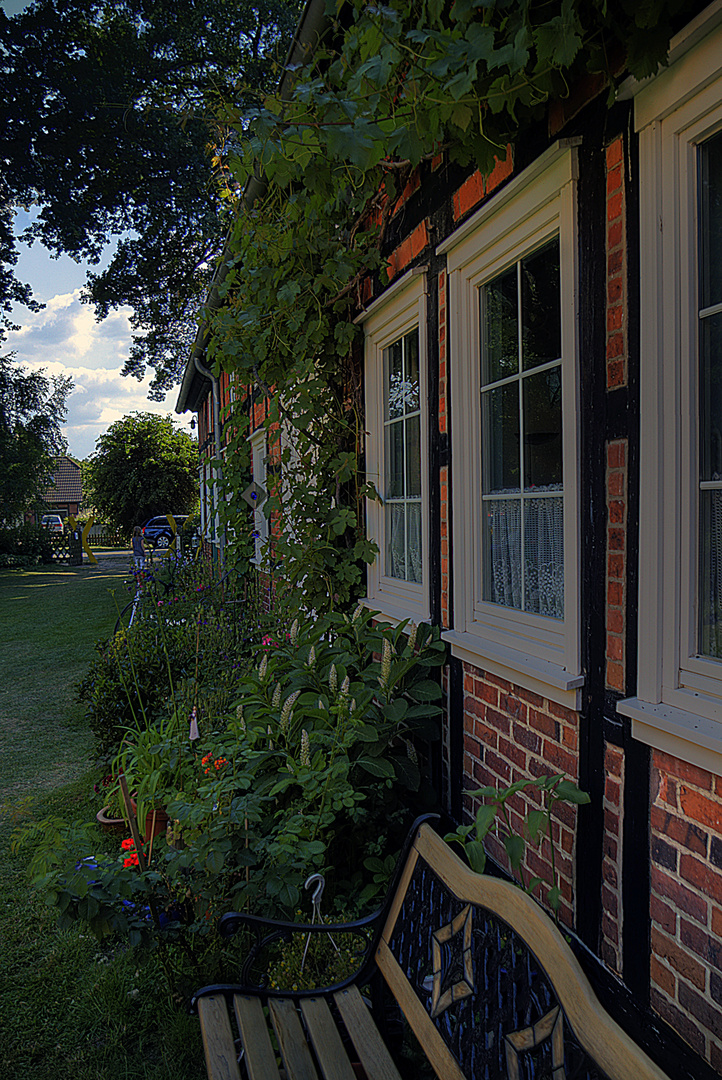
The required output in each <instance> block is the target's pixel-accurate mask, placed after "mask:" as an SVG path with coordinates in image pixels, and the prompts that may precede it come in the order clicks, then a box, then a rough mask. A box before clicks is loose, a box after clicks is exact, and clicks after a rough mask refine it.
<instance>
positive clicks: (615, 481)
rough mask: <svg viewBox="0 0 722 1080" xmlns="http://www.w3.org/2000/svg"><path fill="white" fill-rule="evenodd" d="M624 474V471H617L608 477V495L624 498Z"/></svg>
mask: <svg viewBox="0 0 722 1080" xmlns="http://www.w3.org/2000/svg"><path fill="white" fill-rule="evenodd" d="M624 480H625V476H624V472H623V470H622V469H615V470H614V471H613V472H610V473H609V475H608V476H607V494H608V495H611V496H617V497H619V496H623V495H624Z"/></svg>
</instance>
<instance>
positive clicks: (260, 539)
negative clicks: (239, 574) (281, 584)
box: [248, 427, 270, 567]
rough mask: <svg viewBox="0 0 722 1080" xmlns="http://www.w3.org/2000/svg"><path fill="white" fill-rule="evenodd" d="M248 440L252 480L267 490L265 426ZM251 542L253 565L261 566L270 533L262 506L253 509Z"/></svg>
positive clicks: (265, 554)
mask: <svg viewBox="0 0 722 1080" xmlns="http://www.w3.org/2000/svg"><path fill="white" fill-rule="evenodd" d="M248 441H249V443H250V444H251V469H252V474H253V482H254V483H256V484H259V485H260V487H262V488H263V490H264V491H266V492H267V491H268V469H267V464H266V462H267V457H268V451H267V442H266V429H265V427H263V428H259V430H258V431H254V433H253V434H252V435H249V437H248ZM253 533H254V536H253V544H254V548H255V551H254V554H253V556H252V557H251V562H252V563H254V565H255V566H259V567H260V566H263V565H264V564H265V562H266V561H267V559H266V556H267V548H268V538H269V534H270V526H269V521H268V518H267V517H266V515H265V513H264V512H263V507H262V506H260V507H258V508H255V507H254V509H253Z"/></svg>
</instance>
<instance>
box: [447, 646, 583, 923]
mask: <svg viewBox="0 0 722 1080" xmlns="http://www.w3.org/2000/svg"><path fill="white" fill-rule="evenodd" d="M578 734H579V717H578V715H577V713H575V712H572V711H571V710H570V709H566V708H564V706H562V705H557V704H556V703H555V702H553V701H548V700H547V699H546V698H543V697H541V696H540V695H539V694H535V693H532V692H531V691H530V690H525V689H523V688H522V687H518V686H514V685H512V683H510V682H507V680H506V679H501V678H499V677H497V676H496V675H494V674H492V673H491V672H485V671H480V670H479V669H477V668H475V667H472V666H471V665H468V664H465V665H464V776H465V784H466V788H467V793H466V794H465V797H464V804H465V812H466V813H467V814H468V815H469V817H470V818H471V817H473V816H474V814H475V813H476V810H477V808H478V801H477V800H476V799H474V798H472V797H471V796H470V795H469V794H468V791H469V790H473V789H475V788H477V787H480V786H482V785H485V784H491V785H494V786H495V787H506V786H507V785H509V784H512V783H515V782H516V781H517V780H520V779H521V778H522V777H525V776H526V777H529V778H530V779H533V778H534V777H537V776H542V775H544V774H547V775H549V774H554V773H560V772H564V773H566V774H567V776H569V778H570V779H572V780H575V781H576V780H577V779H578V753H577V750H578ZM538 802H539V794H538V792H536V791H531V792H529V793H525V792H523V793H521V794H520V795H518V796H516V797H515V798H514V799H513V800H511V801H510V804H509V805H510V813H511V820H512V824H513V826H514V829H515V830H519V831H521V827H522V822H523V819H524V817H525V816H526V814H527V813H528V811H529V810H530V809H533V808H534V806H535V805H538ZM575 828H576V809H575V808H574V807H572V806H568V805H566V804H563V805H561V806H559V807H558V808H557V810H556V811H555V818H554V827H553V835H554V840H555V847H556V854H555V859H556V866H557V871H558V873H559V881H558V883H559V886H560V888H561V893H562V899H561V906H560V918H561V920H562V921H563V922H564V923H566V924H567V925H568V926H572V925H573V923H574V854H573V853H574V840H575ZM488 841H489V842H488V850H489V852H490V854H491V855H492V856H493V857H494V858H495V859H496V860H497V862H499V863H500V864H501V865H502V866H504V867H507V868H508V863H507V859H506V853H505V851H504V848H503V845H502V843H501V841H500V840H499V839H498V838H496V837H494V836H490V837H489V838H488ZM524 874H525V877H527V878H528V876H529V875H538V876H539V877H541V878H542V879H543V880H544V881H545V882H548V883H551V880H552V871H551V854H550V848H549V843H548V841H544V842H543V843H542V845H541V848H540V849H530V848H527V858H526V865H525V868H524ZM537 893H538V890H537ZM545 893H546V890H545Z"/></svg>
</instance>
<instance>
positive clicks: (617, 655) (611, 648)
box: [607, 634, 624, 660]
mask: <svg viewBox="0 0 722 1080" xmlns="http://www.w3.org/2000/svg"><path fill="white" fill-rule="evenodd" d="M607 656H608V657H609V659H610V660H623V659H624V642H623V641H622V639H621V638H620V637H617V636H616V635H615V634H607Z"/></svg>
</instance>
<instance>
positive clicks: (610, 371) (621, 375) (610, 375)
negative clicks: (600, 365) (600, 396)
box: [607, 359, 627, 390]
mask: <svg viewBox="0 0 722 1080" xmlns="http://www.w3.org/2000/svg"><path fill="white" fill-rule="evenodd" d="M626 384H627V372H626V367H625V362H624V360H623V359H622V360H612V361H611V362H610V363H609V364H608V365H607V389H608V390H615V389H616V388H617V387H618V386H626Z"/></svg>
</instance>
